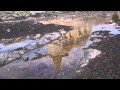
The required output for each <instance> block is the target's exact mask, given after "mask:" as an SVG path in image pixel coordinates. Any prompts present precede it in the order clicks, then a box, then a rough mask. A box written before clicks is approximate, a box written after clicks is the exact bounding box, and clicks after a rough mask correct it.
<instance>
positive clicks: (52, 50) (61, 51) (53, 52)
mask: <svg viewBox="0 0 120 90" xmlns="http://www.w3.org/2000/svg"><path fill="white" fill-rule="evenodd" d="M88 38H89V36H85V37H80V38H77V39H76V38H74V37H73V38H71V39H70V40H67V42H66V44H64V45H61V44H60V42H59V40H56V41H53V42H52V43H50V44H48V45H47V48H48V49H47V54H48V56H50V57H51V58H52V59H53V61H54V64H55V67H56V70H57V71H59V70H60V67H61V62H62V58H63V57H65V56H68V52H69V51H70V50H71V49H72V48H76V47H81V46H84V45H85V44H86V43H87V41H88Z"/></svg>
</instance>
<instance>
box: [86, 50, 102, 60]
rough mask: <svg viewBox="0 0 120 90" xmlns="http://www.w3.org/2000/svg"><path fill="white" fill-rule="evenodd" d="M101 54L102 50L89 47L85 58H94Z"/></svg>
mask: <svg viewBox="0 0 120 90" xmlns="http://www.w3.org/2000/svg"><path fill="white" fill-rule="evenodd" d="M99 54H101V51H100V50H97V49H87V50H85V58H86V59H93V58H95V57H96V56H98V55H99Z"/></svg>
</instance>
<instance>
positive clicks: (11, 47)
mask: <svg viewBox="0 0 120 90" xmlns="http://www.w3.org/2000/svg"><path fill="white" fill-rule="evenodd" d="M34 42H36V40H26V41H23V42H19V43H13V44H10V45H5V46H4V45H3V44H2V46H1V47H2V48H1V49H0V53H3V52H6V51H10V50H15V49H18V48H21V47H25V46H27V45H29V44H32V43H34Z"/></svg>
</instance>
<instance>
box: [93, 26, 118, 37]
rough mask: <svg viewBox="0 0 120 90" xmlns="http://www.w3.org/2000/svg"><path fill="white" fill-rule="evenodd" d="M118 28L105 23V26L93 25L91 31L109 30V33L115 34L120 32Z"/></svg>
mask: <svg viewBox="0 0 120 90" xmlns="http://www.w3.org/2000/svg"><path fill="white" fill-rule="evenodd" d="M119 28H120V27H119V26H118V27H113V26H110V25H107V26H104V25H97V26H94V27H93V28H92V32H95V31H110V33H109V34H113V35H117V34H120V31H119Z"/></svg>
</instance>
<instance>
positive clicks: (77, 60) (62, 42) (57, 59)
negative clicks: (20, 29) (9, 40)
mask: <svg viewBox="0 0 120 90" xmlns="http://www.w3.org/2000/svg"><path fill="white" fill-rule="evenodd" d="M70 24H71V23H70ZM119 29H120V27H113V26H111V25H103V24H99V25H95V24H94V26H93V27H92V35H86V36H84V37H78V36H79V35H78V33H76V31H77V30H74V31H70V32H69V33H68V32H66V31H64V30H58V31H59V32H52V33H46V34H45V35H44V36H42V37H41V38H39V39H36V40H26V41H23V42H19V43H14V44H9V45H4V44H2V43H0V53H3V52H7V51H10V50H15V49H18V48H23V47H24V48H26V47H27V46H29V50H28V51H27V52H25V53H23V54H22V57H21V58H22V61H23V60H24V61H25V62H24V61H23V62H24V63H27V62H28V63H30V62H32V63H33V62H36V63H37V61H38V62H40V65H41V66H40V65H38V66H36V67H35V68H32V70H33V71H34V69H36V68H37V69H40V70H41V68H38V67H39V66H40V67H42V65H43V62H44V64H47V63H49V61H50V62H51V64H50V65H51V67H52V69H50V67H49V65H48V66H46V68H45V70H41V72H42V71H44V73H45V74H46V76H49V75H48V74H47V73H48V72H49V71H48V70H49V69H50V70H53V68H54V69H55V70H56V72H57V73H56V74H55V75H57V76H56V77H55V78H72V77H73V76H74V74H75V73H80V72H81V68H83V67H85V66H86V65H87V64H88V63H89V61H90V60H91V59H93V58H96V57H97V56H99V55H100V54H101V53H102V52H101V51H100V50H97V49H91V48H90V47H89V46H96V43H98V42H101V41H102V39H103V38H105V37H107V36H113V35H117V34H120V31H119ZM66 33H67V34H66ZM61 34H62V35H63V34H64V35H65V34H66V38H63V37H61ZM37 44H38V46H37ZM32 45H33V46H36V47H35V48H32V47H33V46H32ZM31 48H32V49H31ZM47 59H48V61H47ZM40 60H42V62H41V61H40ZM28 66H29V64H28ZM33 66H34V65H33ZM43 66H44V65H43ZM37 72H39V70H38V71H36V72H34V73H37ZM39 73H40V72H39ZM45 78H47V77H45Z"/></svg>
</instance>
